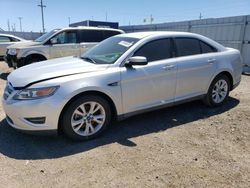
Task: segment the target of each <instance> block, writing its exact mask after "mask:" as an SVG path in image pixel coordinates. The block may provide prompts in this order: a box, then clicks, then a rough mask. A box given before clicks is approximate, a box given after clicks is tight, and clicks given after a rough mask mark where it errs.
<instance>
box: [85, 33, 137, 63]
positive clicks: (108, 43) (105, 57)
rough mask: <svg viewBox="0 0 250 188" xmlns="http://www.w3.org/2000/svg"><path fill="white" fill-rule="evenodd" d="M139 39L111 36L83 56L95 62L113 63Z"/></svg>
mask: <svg viewBox="0 0 250 188" xmlns="http://www.w3.org/2000/svg"><path fill="white" fill-rule="evenodd" d="M138 40H139V39H137V38H131V37H118V36H117V37H111V38H108V39H106V40H104V41H103V42H101V43H99V44H98V45H97V46H95V47H94V48H92V49H90V50H88V51H87V52H86V53H84V54H83V55H82V56H81V58H82V59H84V60H87V61H90V62H92V63H95V64H113V63H115V62H116V60H117V59H118V58H119V57H121V55H123V54H124V53H125V52H126V51H127V50H128V49H129V48H131V47H132V46H133V45H134V44H135V43H136V42H137V41H138Z"/></svg>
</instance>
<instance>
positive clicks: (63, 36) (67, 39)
mask: <svg viewBox="0 0 250 188" xmlns="http://www.w3.org/2000/svg"><path fill="white" fill-rule="evenodd" d="M52 40H55V41H57V42H56V44H69V43H76V41H77V38H76V32H75V31H65V32H61V33H59V34H58V35H56V36H55V37H53V39H52Z"/></svg>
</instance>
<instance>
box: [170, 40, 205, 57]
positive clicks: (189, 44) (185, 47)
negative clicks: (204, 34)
mask: <svg viewBox="0 0 250 188" xmlns="http://www.w3.org/2000/svg"><path fill="white" fill-rule="evenodd" d="M175 44H176V50H177V56H178V57H181V56H189V55H196V54H201V49H200V43H199V40H197V39H192V38H176V39H175Z"/></svg>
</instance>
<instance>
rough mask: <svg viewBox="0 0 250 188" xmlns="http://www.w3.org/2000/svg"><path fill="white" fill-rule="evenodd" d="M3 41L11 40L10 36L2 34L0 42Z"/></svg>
mask: <svg viewBox="0 0 250 188" xmlns="http://www.w3.org/2000/svg"><path fill="white" fill-rule="evenodd" d="M2 42H10V39H9V37H4V36H0V43H2Z"/></svg>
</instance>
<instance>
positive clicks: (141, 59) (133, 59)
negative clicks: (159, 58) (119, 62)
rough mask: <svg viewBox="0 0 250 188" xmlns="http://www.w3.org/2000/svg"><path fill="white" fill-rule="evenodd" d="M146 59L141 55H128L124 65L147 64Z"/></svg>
mask: <svg viewBox="0 0 250 188" xmlns="http://www.w3.org/2000/svg"><path fill="white" fill-rule="evenodd" d="M147 64H148V60H147V58H146V57H143V56H134V57H130V58H129V59H128V61H127V62H126V64H125V66H133V65H147Z"/></svg>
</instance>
